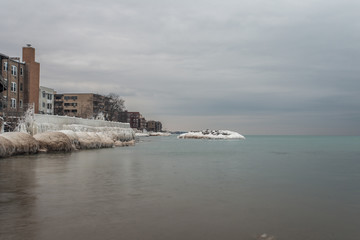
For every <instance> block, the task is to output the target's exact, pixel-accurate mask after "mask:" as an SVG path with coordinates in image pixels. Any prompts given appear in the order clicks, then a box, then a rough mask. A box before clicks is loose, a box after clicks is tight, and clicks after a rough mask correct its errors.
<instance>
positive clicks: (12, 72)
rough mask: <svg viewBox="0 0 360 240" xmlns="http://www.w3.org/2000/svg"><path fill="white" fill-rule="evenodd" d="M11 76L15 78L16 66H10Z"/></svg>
mask: <svg viewBox="0 0 360 240" xmlns="http://www.w3.org/2000/svg"><path fill="white" fill-rule="evenodd" d="M11 74H12V75H14V76H17V67H16V66H11Z"/></svg>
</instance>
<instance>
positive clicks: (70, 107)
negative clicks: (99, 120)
mask: <svg viewBox="0 0 360 240" xmlns="http://www.w3.org/2000/svg"><path fill="white" fill-rule="evenodd" d="M104 99H105V97H104V96H102V95H99V94H94V93H63V94H55V102H54V112H55V114H56V115H65V116H74V117H80V118H95V117H96V116H97V115H98V114H99V113H104V114H106V109H105V105H104V102H105V101H104Z"/></svg>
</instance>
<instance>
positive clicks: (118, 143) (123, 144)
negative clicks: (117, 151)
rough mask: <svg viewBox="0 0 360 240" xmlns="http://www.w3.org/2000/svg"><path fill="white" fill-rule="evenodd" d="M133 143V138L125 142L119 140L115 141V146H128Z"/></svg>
mask: <svg viewBox="0 0 360 240" xmlns="http://www.w3.org/2000/svg"><path fill="white" fill-rule="evenodd" d="M134 145H135V140H130V141H126V142H121V141H116V142H115V147H128V146H134Z"/></svg>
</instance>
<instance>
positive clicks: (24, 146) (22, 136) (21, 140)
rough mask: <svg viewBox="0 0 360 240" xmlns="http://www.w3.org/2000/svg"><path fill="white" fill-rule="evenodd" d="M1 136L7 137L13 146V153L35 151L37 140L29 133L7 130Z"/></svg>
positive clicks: (36, 149) (37, 146)
mask: <svg viewBox="0 0 360 240" xmlns="http://www.w3.org/2000/svg"><path fill="white" fill-rule="evenodd" d="M2 137H4V138H6V139H8V140H9V141H10V142H12V144H13V145H14V146H15V152H14V154H23V153H37V151H38V150H39V143H38V141H37V140H36V139H35V138H33V137H32V136H31V135H29V134H27V133H22V132H7V133H4V134H2Z"/></svg>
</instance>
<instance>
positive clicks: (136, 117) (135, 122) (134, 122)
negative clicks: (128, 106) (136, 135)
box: [127, 112, 146, 130]
mask: <svg viewBox="0 0 360 240" xmlns="http://www.w3.org/2000/svg"><path fill="white" fill-rule="evenodd" d="M127 122H128V123H130V127H131V128H136V129H138V130H143V129H145V128H146V120H145V118H144V117H143V116H142V115H141V114H140V113H139V112H127Z"/></svg>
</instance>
